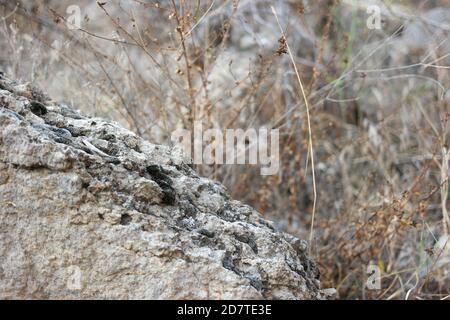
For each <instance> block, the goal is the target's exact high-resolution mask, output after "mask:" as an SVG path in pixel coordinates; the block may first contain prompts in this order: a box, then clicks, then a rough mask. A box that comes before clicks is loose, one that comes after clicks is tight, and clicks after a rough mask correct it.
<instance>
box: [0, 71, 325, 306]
mask: <svg viewBox="0 0 450 320" xmlns="http://www.w3.org/2000/svg"><path fill="white" fill-rule="evenodd" d="M187 163H188V162H186V160H185V159H183V156H182V154H181V152H177V150H174V149H171V148H168V147H164V146H157V145H153V144H151V143H149V142H147V141H144V140H142V139H140V138H139V137H137V136H136V135H134V134H133V133H132V132H130V131H128V130H126V129H124V128H122V127H120V126H119V125H117V124H115V123H111V122H108V121H105V120H101V119H97V118H88V117H85V116H82V115H80V114H78V113H77V112H75V111H74V110H72V109H70V108H69V107H67V106H65V105H63V104H58V103H55V102H53V101H51V100H50V99H48V98H47V97H46V96H45V94H43V93H41V92H40V91H39V90H36V89H34V88H32V87H30V86H28V85H21V84H18V83H15V82H13V81H10V80H8V79H7V78H5V77H4V76H3V75H0V298H2V299H4V298H27V299H29V298H31V299H35V298H36V299H55V298H59V299H68V298H75V299H77V298H81V299H92V298H113V299H115V298H118V299H206V298H210V299H259V298H269V299H318V298H319V299H320V298H323V293H322V292H321V291H320V290H319V281H318V269H317V267H316V266H315V264H314V262H313V261H311V260H310V259H309V258H308V257H307V256H306V255H305V250H306V243H305V242H304V241H302V240H298V239H296V238H294V237H292V236H289V235H287V234H283V233H280V232H277V231H276V230H274V228H273V227H272V226H271V224H270V223H269V222H267V221H265V220H263V219H262V218H261V217H260V216H259V214H258V213H257V212H255V210H253V209H252V208H250V207H248V206H246V205H243V204H241V203H240V202H238V201H233V200H231V199H229V197H228V196H227V193H226V190H225V189H224V187H223V186H222V185H220V184H218V183H216V182H214V181H211V180H208V179H205V178H201V177H199V176H198V175H197V174H196V173H195V172H194V171H193V170H192V169H191V168H190V166H189V165H188V164H187Z"/></svg>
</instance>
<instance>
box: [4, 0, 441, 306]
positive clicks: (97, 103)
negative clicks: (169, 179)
mask: <svg viewBox="0 0 450 320" xmlns="http://www.w3.org/2000/svg"><path fill="white" fill-rule="evenodd" d="M105 2H106V3H105V4H102V5H98V4H97V3H95V2H94V1H87V0H86V1H77V2H73V3H72V2H71V1H52V0H49V1H33V2H29V1H22V2H19V3H20V5H19V6H18V7H17V8H15V6H14V4H13V2H11V1H7V0H6V1H5V0H0V15H1V16H4V17H6V18H3V19H2V18H0V67H1V68H2V69H3V70H4V71H5V72H7V73H8V74H9V75H10V76H11V77H16V78H21V79H24V80H27V81H34V82H37V83H39V84H40V85H41V86H43V87H45V88H47V89H48V91H49V93H50V95H51V96H52V97H54V98H55V99H63V100H65V101H66V102H67V103H69V104H75V105H76V106H78V107H79V108H81V109H83V111H84V112H88V113H90V114H95V115H100V116H103V117H108V118H112V119H114V120H117V121H119V122H121V123H122V124H123V125H125V126H127V127H129V128H131V129H132V130H134V131H135V132H137V133H139V134H140V135H142V136H145V137H146V138H148V139H149V140H151V141H154V142H159V143H165V144H168V143H170V141H169V139H170V134H171V132H172V131H173V130H174V129H176V128H191V126H192V123H193V121H196V120H197V121H199V120H200V121H202V122H203V125H204V128H220V129H227V128H242V129H246V128H256V129H257V128H260V127H268V128H277V129H279V130H280V151H281V155H280V156H281V159H280V162H281V168H280V171H279V173H278V174H277V175H274V176H261V175H260V174H259V172H260V171H259V168H258V167H257V166H251V165H245V166H237V165H199V166H198V167H197V169H198V171H200V172H201V173H202V174H204V175H207V176H210V177H212V178H215V179H218V180H220V181H222V182H223V183H224V184H225V185H226V186H227V187H228V189H229V191H230V193H231V194H232V196H233V197H235V198H238V199H240V200H242V201H244V202H247V203H249V204H251V205H253V206H254V207H256V208H257V209H258V210H259V211H260V212H261V213H263V214H264V215H265V216H266V217H268V218H271V219H274V220H275V221H276V223H277V226H278V227H279V228H280V229H283V230H286V231H288V232H291V233H293V234H295V235H298V236H300V237H303V238H308V236H310V235H313V234H314V237H313V238H311V240H312V241H311V242H312V246H311V248H312V252H311V254H312V255H313V256H314V257H315V259H316V260H317V261H318V262H319V264H320V267H321V271H322V286H323V287H335V288H337V289H338V292H339V297H340V298H347V299H350V298H367V299H444V298H446V299H448V297H449V293H450V292H449V291H450V277H449V270H450V243H448V242H449V241H448V239H449V238H448V236H449V230H450V222H449V216H448V208H449V203H450V201H449V196H448V194H449V183H448V176H449V157H450V154H449V149H450V148H449V146H448V141H449V139H450V129H449V123H448V122H449V117H450V107H449V100H450V95H449V93H448V86H449V83H450V73H449V68H450V58H449V57H450V54H449V52H450V36H449V32H450V26H449V24H448V21H449V20H448V19H447V20H446V19H445V18H442V17H445V16H442V12H446V13H444V14H447V15H449V14H450V13H449V9H448V4H449V3H448V1H447V0H434V1H425V0H424V1H372V2H373V3H375V4H377V5H379V7H380V8H381V13H382V20H383V21H382V28H381V29H374V30H373V29H369V28H368V27H367V25H366V20H367V18H368V14H367V12H366V9H367V6H368V4H369V2H368V1H356V0H355V1H351V0H347V1H336V0H327V1H325V0H321V1H289V0H284V1H268V0H267V1H266V0H264V1H258V2H256V1H249V0H247V1H245V0H240V1H238V0H233V1H231V0H229V1H212V0H205V1H197V0H191V1H188V0H173V1H172V0H171V1H159V2H155V1H146V0H130V1H118V0H116V1H105ZM72 4H77V5H79V6H80V8H81V9H82V20H81V29H80V30H69V29H68V28H67V25H66V22H67V18H68V16H69V14H68V13H67V12H66V8H67V7H68V6H69V5H72ZM271 6H273V7H274V10H275V12H276V17H275V16H274V14H273V12H272V10H271ZM445 6H447V8H445ZM440 9H441V10H444V11H439V10H440ZM14 10H15V11H14ZM445 10H446V11H445ZM447 17H448V16H447ZM277 20H278V23H277ZM280 30H281V31H280ZM286 53H287V54H286ZM297 68H298V69H299V70H300V71H298V69H297ZM299 86H300V89H301V90H300V94H299ZM305 107H306V108H305ZM311 167H312V168H311ZM311 169H312V170H311ZM314 173H315V175H314ZM316 200H317V201H316ZM314 213H315V217H316V219H315V223H314V233H313V232H312V230H313V217H314ZM369 264H376V265H377V266H379V268H380V270H381V271H382V288H381V289H379V290H368V289H367V288H366V286H365V283H366V280H367V277H368V274H367V273H366V271H367V266H368V265H369Z"/></svg>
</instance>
